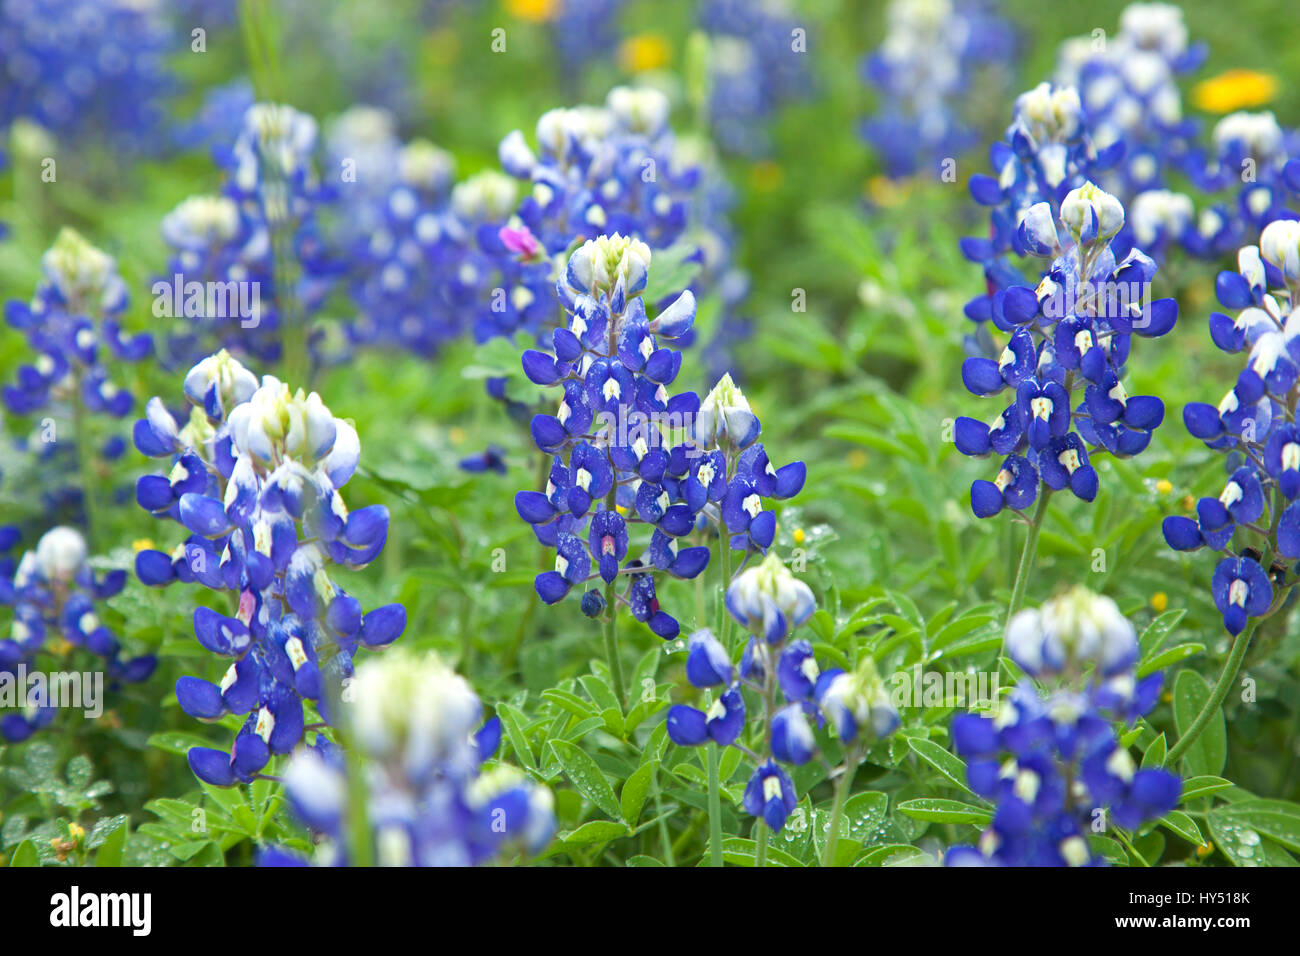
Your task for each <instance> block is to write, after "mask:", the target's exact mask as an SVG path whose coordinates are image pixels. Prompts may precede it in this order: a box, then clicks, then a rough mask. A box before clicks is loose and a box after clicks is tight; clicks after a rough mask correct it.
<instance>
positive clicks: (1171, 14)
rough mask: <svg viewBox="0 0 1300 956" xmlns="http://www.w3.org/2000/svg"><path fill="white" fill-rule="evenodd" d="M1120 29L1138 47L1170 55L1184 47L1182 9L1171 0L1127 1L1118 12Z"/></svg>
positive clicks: (1185, 25) (1172, 55) (1185, 31)
mask: <svg viewBox="0 0 1300 956" xmlns="http://www.w3.org/2000/svg"><path fill="white" fill-rule="evenodd" d="M1119 29H1120V35H1121V37H1122V38H1123V39H1125V40H1127V41H1128V42H1130V43H1132V44H1133V45H1134V46H1136V47H1138V48H1139V49H1142V50H1156V51H1159V52H1160V53H1162V54H1163V55H1164V56H1166V57H1168V58H1171V59H1172V58H1174V57H1177V56H1179V55H1181V54H1182V53H1183V52H1184V51H1186V49H1187V24H1186V23H1184V22H1183V11H1182V10H1181V9H1180V8H1179V7H1177V6H1175V5H1174V4H1172V3H1130V4H1129V5H1128V6H1127V7H1125V8H1124V12H1123V13H1121V14H1120V15H1119Z"/></svg>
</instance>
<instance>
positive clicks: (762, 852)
mask: <svg viewBox="0 0 1300 956" xmlns="http://www.w3.org/2000/svg"><path fill="white" fill-rule="evenodd" d="M757 825H758V849H757V850H756V851H755V853H754V867H755V869H762V868H763V867H765V866H767V838H768V833H769V831H768V829H767V824H766V823H764V822H763V821H762V820H759V821H758V824H757Z"/></svg>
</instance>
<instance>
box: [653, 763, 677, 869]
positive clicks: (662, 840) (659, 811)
mask: <svg viewBox="0 0 1300 956" xmlns="http://www.w3.org/2000/svg"><path fill="white" fill-rule="evenodd" d="M650 786H651V787H652V788H653V792H654V801H655V816H657V817H658V818H659V845H660V846H662V847H663V851H664V865H665V866H668V867H674V866H676V865H677V864H676V862H674V860H673V841H672V840H671V839H670V838H669V836H668V819H667V818H666V817H665V816H664V804H663V797H662V796H661V795H660V791H659V770H658V768H656V769H655V772H654V775H653V776H651V778H650Z"/></svg>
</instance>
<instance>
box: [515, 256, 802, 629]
mask: <svg viewBox="0 0 1300 956" xmlns="http://www.w3.org/2000/svg"><path fill="white" fill-rule="evenodd" d="M650 260H651V253H650V249H649V247H648V246H647V245H646V244H645V243H643V242H641V241H639V240H636V239H629V238H626V237H624V236H620V235H617V234H615V235H614V236H601V237H600V238H599V239H596V240H589V241H588V242H586V243H584V244H583V245H582V246H581V247H580V248H579V249H578V250H577V251H575V252H574V254H573V255H572V256H570V257H569V261H568V265H567V267H566V269H565V273H564V277H563V278H561V279H560V280H559V281H558V282H557V284H556V287H557V292H558V294H559V297H560V301H561V303H562V304H563V306H564V309H565V313H566V315H567V316H568V317H569V322H568V326H567V327H562V328H559V329H557V330H555V332H554V334H553V337H552V343H553V351H551V352H542V351H539V350H533V349H530V350H528V351H527V352H525V353H524V356H523V359H522V365H523V369H524V372H525V374H526V375H527V376H528V377H529V379H531V380H532V381H533V382H535V383H537V384H539V385H544V386H558V387H560V388H561V389H562V390H563V398H562V400H561V402H560V405H559V408H558V409H557V412H556V414H555V415H547V414H539V415H537V416H536V417H534V418H533V421H532V426H531V430H532V435H533V440H534V442H535V444H536V445H537V447H538V448H539V449H541V450H542V451H543V452H545V453H547V454H549V455H551V456H553V458H552V467H551V471H550V476H549V480H548V482H547V486H546V489H545V491H542V492H537V491H523V492H520V493H519V494H518V495H516V497H515V507H516V510H517V511H518V512H519V515H520V517H522V518H523V519H524V520H525V521H527V522H528V523H529V524H531V525H533V530H534V532H535V533H536V535H537V537H538V539H539V540H540V541H541V542H542V543H543V544H546V545H548V546H551V547H554V548H555V549H556V565H555V570H554V571H547V572H544V573H543V574H541V575H539V576H538V578H537V581H536V588H537V593H538V595H539V596H540V597H541V598H542V600H544V601H545V602H546V603H548V604H553V603H556V602H557V601H560V600H561V599H563V598H564V596H565V595H566V594H568V593H569V591H570V590H571V589H572V588H573V587H574V586H577V585H583V584H585V583H586V582H587V581H589V580H594V579H595V578H596V577H600V578H601V579H602V580H603V581H604V582H605V584H606V585H609V586H612V585H613V584H614V582H615V580H616V579H617V577H618V575H620V574H627V575H628V576H629V583H628V587H627V591H626V594H625V595H623V596H622V597H621V600H622V601H624V602H626V603H627V604H628V606H629V607H630V609H631V611H632V614H633V616H634V617H636V619H637V620H639V621H643V622H645V623H646V624H648V625H649V627H650V628H651V630H653V631H654V632H655V633H656V634H658V635H659V636H660V637H663V638H665V639H668V638H672V637H675V636H676V635H677V633H678V629H679V628H678V623H677V621H676V619H675V618H673V617H672V616H671V615H669V614H668V613H667V612H665V611H663V610H662V609H661V608H660V606H659V601H658V597H657V592H656V588H655V581H654V575H655V574H656V573H660V572H667V573H668V574H671V575H673V576H674V577H679V578H693V577H695V576H696V575H698V574H699V573H700V572H701V571H703V570H704V568H705V566H706V565H707V564H708V561H709V555H710V551H709V548H708V546H707V545H699V546H691V547H681V542H682V539H685V538H687V537H688V536H689V535H690V534H692V533H693V532H695V531H697V530H701V532H702V533H703V530H704V529H705V528H712V529H716V531H717V533H718V535H719V536H720V537H721V539H722V542H723V546H726V547H730V548H731V549H733V550H738V551H743V552H748V551H750V550H756V551H759V552H763V551H766V549H767V548H768V547H769V546H770V545H771V543H772V540H773V538H774V536H775V533H776V518H775V515H774V514H773V513H772V512H771V511H770V510H768V509H766V508H764V500H765V499H769V498H773V497H775V498H789V497H791V496H793V495H795V494H797V493H798V492H799V490H800V489H801V488H802V487H803V483H804V478H805V475H806V469H805V468H804V465H803V463H802V462H794V463H792V464H789V465H785V466H783V467H781V468H777V467H776V466H774V465H773V464H772V463H771V462H770V460H769V459H768V457H767V454H766V452H765V451H764V449H763V446H762V444H761V443H759V442H758V441H757V438H758V436H759V431H760V426H759V422H758V418H757V417H756V416H755V415H754V414H753V412H752V411H751V410H750V408H749V403H748V402H747V401H746V400H745V397H744V395H743V394H742V393H741V392H740V390H739V389H738V388H736V387H735V385H734V383H733V382H732V381H731V378H730V376H724V378H723V380H722V381H721V382H719V384H718V386H717V387H716V388H715V389H714V390H713V391H712V392H711V393H710V394H709V396H708V397H707V398H706V399H705V400H704V402H701V401H700V399H699V397H698V396H697V395H696V394H695V393H694V392H683V393H681V394H679V395H675V396H674V395H672V394H670V393H669V391H668V386H670V385H671V384H672V383H673V381H674V380H675V379H676V378H677V375H678V372H679V371H680V369H681V353H679V352H676V351H674V350H673V349H672V348H668V347H663V346H661V345H660V341H661V340H672V339H676V338H678V337H679V336H681V335H682V334H683V333H684V332H686V331H687V330H688V329H689V328H690V326H691V324H692V322H693V321H694V319H695V297H694V296H693V295H692V294H691V293H690V292H689V291H685V292H683V293H682V294H681V295H680V296H679V297H678V298H677V299H676V300H674V301H673V302H672V304H671V305H669V306H667V307H666V308H664V309H662V310H661V311H660V312H659V313H658V314H657V315H656V316H655V317H654V318H653V319H651V318H649V316H648V314H647V311H646V304H645V302H644V301H643V299H642V292H643V291H644V289H645V286H646V282H647V276H648V270H649V266H650ZM677 433H680V434H681V435H682V440H681V442H680V443H679V444H676V445H675V446H674V445H671V444H670V441H671V440H672V438H673V437H674V435H675V434H677ZM638 529H640V530H641V531H642V532H643V535H642V536H641V537H642V538H643V540H641V541H638V542H633V540H632V534H633V533H634V532H636V531H637V530H638ZM647 536H648V540H644V538H645V537H647ZM613 611H614V609H611V613H613Z"/></svg>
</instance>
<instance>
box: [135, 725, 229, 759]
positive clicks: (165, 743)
mask: <svg viewBox="0 0 1300 956" xmlns="http://www.w3.org/2000/svg"><path fill="white" fill-rule="evenodd" d="M145 743H146V745H148V746H150V747H157V748H158V749H159V750H165V751H167V752H168V753H172V754H179V755H180V756H182V757H184V756H185V755H186V754H187V753H189V752H190V748H191V747H211V746H212V741H210V740H205V739H203V738H202V737H200V736H198V735H197V734H187V733H182V732H180V731H168V732H167V733H163V734H153V735H151V736H150V737H149V739H148V740H147V741H145Z"/></svg>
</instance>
